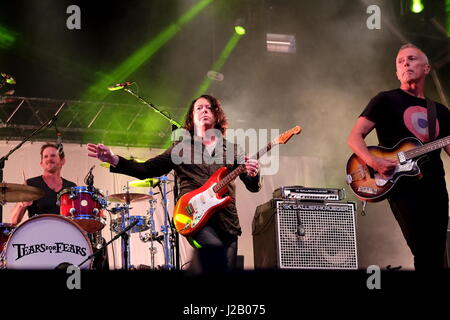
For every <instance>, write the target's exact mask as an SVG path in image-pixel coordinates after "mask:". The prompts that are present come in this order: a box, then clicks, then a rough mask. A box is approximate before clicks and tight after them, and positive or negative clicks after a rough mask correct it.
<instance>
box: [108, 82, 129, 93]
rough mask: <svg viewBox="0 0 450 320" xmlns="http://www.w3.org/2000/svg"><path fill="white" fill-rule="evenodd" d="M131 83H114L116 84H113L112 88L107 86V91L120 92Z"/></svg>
mask: <svg viewBox="0 0 450 320" xmlns="http://www.w3.org/2000/svg"><path fill="white" fill-rule="evenodd" d="M133 83H134V82H133V81H125V82H122V83H116V84H113V85H112V86H109V87H108V90H109V91H116V90H121V89H123V88H126V87H128V86H131V85H132V84H133Z"/></svg>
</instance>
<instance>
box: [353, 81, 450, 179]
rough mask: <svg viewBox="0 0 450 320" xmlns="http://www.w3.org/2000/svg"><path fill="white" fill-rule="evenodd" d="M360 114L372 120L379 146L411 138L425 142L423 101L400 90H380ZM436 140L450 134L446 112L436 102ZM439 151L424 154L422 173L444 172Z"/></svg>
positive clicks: (393, 144) (425, 130)
mask: <svg viewBox="0 0 450 320" xmlns="http://www.w3.org/2000/svg"><path fill="white" fill-rule="evenodd" d="M361 116H362V117H366V118H367V119H369V120H371V121H373V122H374V123H375V130H376V133H377V136H378V141H379V144H380V146H383V147H387V148H392V147H394V146H395V145H396V144H397V143H398V142H399V141H400V140H402V139H404V138H407V137H415V138H417V139H419V140H420V141H421V142H422V143H427V142H428V121H427V103H426V100H425V99H421V98H417V97H414V96H412V95H410V94H408V93H406V92H404V91H403V90H401V89H395V90H391V91H384V92H380V93H379V94H378V95H376V96H375V97H374V98H372V100H370V102H369V104H368V105H367V107H366V108H365V109H364V111H363V112H362V113H361ZM436 118H437V121H436V139H439V138H443V137H446V136H449V135H450V111H449V110H448V108H447V107H445V106H444V105H442V104H440V103H437V102H436ZM440 152H441V150H440V149H439V150H436V151H433V152H430V153H428V157H427V158H428V160H429V161H424V162H423V163H420V168H421V171H422V173H423V174H424V175H425V176H430V175H432V176H435V177H443V176H444V175H445V172H444V167H443V164H442V160H441V158H440Z"/></svg>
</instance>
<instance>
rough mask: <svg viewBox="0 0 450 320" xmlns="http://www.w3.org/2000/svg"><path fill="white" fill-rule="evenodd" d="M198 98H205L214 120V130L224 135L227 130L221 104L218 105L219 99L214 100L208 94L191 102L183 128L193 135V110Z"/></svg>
mask: <svg viewBox="0 0 450 320" xmlns="http://www.w3.org/2000/svg"><path fill="white" fill-rule="evenodd" d="M200 98H205V99H206V100H208V101H209V103H210V104H211V110H212V113H213V114H214V117H215V118H216V125H215V126H214V128H215V129H218V130H220V132H221V133H222V134H225V131H226V130H227V128H228V120H227V118H226V116H225V113H224V112H223V109H222V104H221V103H220V100H219V99H216V98H214V97H213V96H210V95H208V94H204V95H201V96H200V97H198V98H196V99H194V100H193V101H192V102H191V106H190V107H189V110H188V112H187V114H186V119H185V121H184V128H185V129H186V130H188V131H189V132H190V133H191V134H192V135H193V134H194V116H193V110H194V104H195V102H197V100H198V99H200Z"/></svg>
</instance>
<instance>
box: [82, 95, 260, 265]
mask: <svg viewBox="0 0 450 320" xmlns="http://www.w3.org/2000/svg"><path fill="white" fill-rule="evenodd" d="M184 129H185V132H188V134H187V135H188V136H189V137H188V138H187V139H186V138H183V139H182V140H181V142H180V141H178V142H176V143H174V145H173V146H172V147H170V148H169V149H167V150H166V151H165V152H163V153H162V154H161V155H159V156H157V157H155V158H153V159H149V160H147V161H146V162H145V163H136V162H134V161H131V160H126V159H124V158H123V157H120V156H117V155H114V154H113V153H112V152H111V150H110V148H108V147H106V146H104V145H101V144H99V145H95V144H88V151H89V153H88V155H89V156H91V157H96V158H98V159H100V160H101V161H105V162H109V163H110V164H111V167H110V170H111V172H117V173H122V174H127V175H130V176H134V177H137V178H138V179H145V178H151V177H159V176H162V175H165V174H167V173H169V172H170V171H171V170H172V169H173V170H174V171H175V173H176V175H177V177H178V179H179V187H180V195H179V196H180V197H181V196H182V195H184V194H186V193H188V192H190V191H193V190H195V189H198V188H200V187H202V185H203V184H204V183H205V182H206V181H207V180H208V178H209V177H210V176H211V175H212V174H213V173H214V172H216V171H217V170H218V169H220V168H222V167H224V166H226V167H227V168H228V169H229V170H230V171H231V170H232V169H234V168H236V167H237V166H238V165H239V164H242V163H245V169H246V170H245V172H244V173H242V174H241V175H240V179H241V180H242V181H243V183H244V184H245V186H246V188H247V189H248V190H249V191H251V192H257V191H259V189H260V176H259V164H258V161H257V160H254V159H248V158H247V157H245V156H244V154H243V152H242V150H240V148H238V146H237V145H236V144H233V143H231V142H229V141H227V140H226V139H224V137H223V135H224V134H225V131H226V129H227V119H226V117H225V114H224V112H223V109H222V106H221V103H220V101H219V100H218V99H216V98H214V97H212V96H210V95H202V96H201V97H199V98H197V99H195V100H194V101H193V102H192V103H191V105H190V108H189V111H188V113H187V115H186V120H185V126H184ZM212 129H215V130H212ZM191 137H192V138H191ZM230 154H231V155H232V158H231V159H230V158H229V157H228V156H227V155H230ZM180 159H181V160H182V161H178V160H180ZM226 195H229V196H231V198H232V201H231V202H230V203H229V204H228V206H226V207H225V208H222V209H220V211H218V212H215V213H214V215H212V217H211V218H210V219H209V220H208V222H207V223H206V224H205V226H204V227H203V228H202V229H201V230H199V231H198V232H196V233H195V234H194V235H192V237H191V238H192V239H191V240H195V241H191V243H195V244H196V245H197V246H201V247H202V248H201V249H200V251H199V253H200V257H201V259H200V261H201V262H202V264H201V265H200V268H201V269H200V271H205V270H206V269H208V270H210V269H211V268H214V269H215V270H216V271H217V270H232V269H233V268H234V267H235V263H236V257H237V239H238V236H239V235H240V234H241V227H240V224H239V218H238V215H237V211H236V204H235V198H236V197H235V184H234V183H230V184H229V190H228V192H227V194H226Z"/></svg>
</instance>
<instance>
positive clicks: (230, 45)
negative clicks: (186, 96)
mask: <svg viewBox="0 0 450 320" xmlns="http://www.w3.org/2000/svg"><path fill="white" fill-rule="evenodd" d="M241 37H242V36H241V35H239V34H237V33H233V35H232V36H231V38H230V39H229V40H228V42H227V44H226V45H225V48H224V49H223V50H222V52H221V53H220V56H219V58H218V59H217V61H216V62H215V63H214V64H213V66H212V68H211V70H213V71H215V72H220V70H221V69H222V67H223V65H224V64H225V62H226V61H227V60H228V59H229V57H230V55H231V53H232V52H233V50H234V48H235V47H236V45H237V44H238V42H239V40H240V39H241ZM211 82H212V80H211V78H209V77H208V76H206V77H205V80H204V81H203V82H202V84H201V85H200V87H199V88H198V90H197V92H196V93H195V96H194V97H193V99H195V98H197V97H199V96H201V95H202V94H205V93H206V91H207V90H208V88H209V86H210V85H211Z"/></svg>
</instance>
